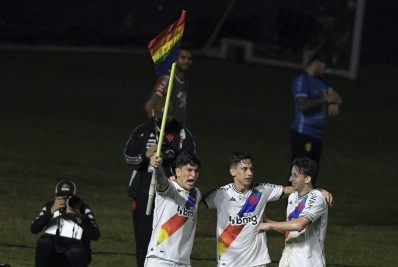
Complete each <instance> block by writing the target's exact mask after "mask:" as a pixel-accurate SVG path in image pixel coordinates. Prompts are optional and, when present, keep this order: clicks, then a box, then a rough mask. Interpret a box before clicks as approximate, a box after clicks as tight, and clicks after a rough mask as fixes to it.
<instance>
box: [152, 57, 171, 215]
mask: <svg viewBox="0 0 398 267" xmlns="http://www.w3.org/2000/svg"><path fill="white" fill-rule="evenodd" d="M175 69H176V63H175V62H174V63H173V64H172V65H171V73H170V79H169V84H168V86H167V94H166V102H165V104H164V108H163V117H162V125H161V127H160V134H159V139H158V140H159V141H158V147H157V150H156V155H157V156H158V157H159V156H160V153H161V151H162V145H163V136H164V130H165V128H166V121H167V113H168V111H169V105H170V96H171V91H172V90H173V82H174V73H175ZM155 177H156V171H154V172H153V173H152V179H151V184H150V186H149V193H148V204H147V206H146V212H145V214H146V215H151V214H152V205H153V199H154V198H155V186H156V178H155Z"/></svg>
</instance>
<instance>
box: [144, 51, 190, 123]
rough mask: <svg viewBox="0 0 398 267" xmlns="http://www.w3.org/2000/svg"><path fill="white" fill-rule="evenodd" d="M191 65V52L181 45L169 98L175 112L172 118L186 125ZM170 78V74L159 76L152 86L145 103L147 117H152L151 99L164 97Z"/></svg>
mask: <svg viewBox="0 0 398 267" xmlns="http://www.w3.org/2000/svg"><path fill="white" fill-rule="evenodd" d="M191 65H192V53H191V51H190V49H189V48H188V47H187V46H184V45H183V46H181V50H180V53H179V54H178V59H177V62H176V69H175V74H174V81H173V90H172V91H171V96H170V99H171V101H172V102H173V103H174V106H175V112H174V119H175V120H176V121H178V122H180V123H181V125H182V126H184V127H185V126H186V121H187V110H188V91H189V87H190V86H189V82H188V79H187V75H188V72H189V69H190V68H191ZM169 80H170V74H167V75H163V76H160V77H159V78H158V79H157V80H156V83H155V86H154V87H153V92H152V94H151V96H150V97H149V99H148V101H147V102H146V103H145V106H144V107H145V111H146V113H147V116H148V118H150V117H152V105H151V104H152V101H153V100H154V99H155V98H156V97H157V96H162V97H165V96H166V94H167V87H168V84H169Z"/></svg>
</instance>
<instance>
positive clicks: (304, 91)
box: [292, 75, 309, 98]
mask: <svg viewBox="0 0 398 267" xmlns="http://www.w3.org/2000/svg"><path fill="white" fill-rule="evenodd" d="M292 93H293V97H294V98H298V97H308V96H309V93H308V85H307V79H306V78H305V76H304V75H300V76H298V77H297V78H296V79H294V81H293V85H292Z"/></svg>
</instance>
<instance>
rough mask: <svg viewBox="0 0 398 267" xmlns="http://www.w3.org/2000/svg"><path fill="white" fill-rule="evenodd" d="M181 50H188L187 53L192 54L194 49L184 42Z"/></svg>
mask: <svg viewBox="0 0 398 267" xmlns="http://www.w3.org/2000/svg"><path fill="white" fill-rule="evenodd" d="M180 50H187V51H190V52H192V48H191V46H190V45H189V43H187V42H184V43H181V44H180Z"/></svg>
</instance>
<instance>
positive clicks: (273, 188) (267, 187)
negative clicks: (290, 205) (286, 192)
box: [261, 183, 283, 201]
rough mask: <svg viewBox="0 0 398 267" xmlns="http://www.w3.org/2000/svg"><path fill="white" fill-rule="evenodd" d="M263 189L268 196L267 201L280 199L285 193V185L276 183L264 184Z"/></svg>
mask: <svg viewBox="0 0 398 267" xmlns="http://www.w3.org/2000/svg"><path fill="white" fill-rule="evenodd" d="M261 186H262V187H263V190H264V192H265V194H266V196H267V201H276V200H279V199H280V198H281V196H282V194H283V186H281V185H275V184H268V183H267V184H262V185H261Z"/></svg>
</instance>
